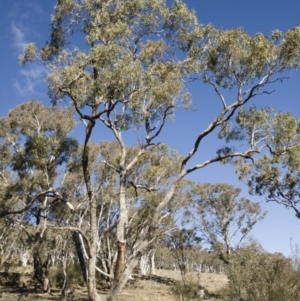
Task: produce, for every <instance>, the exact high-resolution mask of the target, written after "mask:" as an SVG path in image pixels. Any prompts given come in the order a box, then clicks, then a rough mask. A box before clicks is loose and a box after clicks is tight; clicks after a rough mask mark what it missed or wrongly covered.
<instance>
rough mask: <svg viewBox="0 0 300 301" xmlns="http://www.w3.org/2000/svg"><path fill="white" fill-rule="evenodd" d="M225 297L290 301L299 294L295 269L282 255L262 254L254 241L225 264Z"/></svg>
mask: <svg viewBox="0 0 300 301" xmlns="http://www.w3.org/2000/svg"><path fill="white" fill-rule="evenodd" d="M227 275H228V277H229V284H228V288H227V290H226V292H225V296H226V300H245V301H282V300H287V301H289V300H290V301H294V300H298V299H299V297H300V281H299V279H300V278H299V276H300V275H299V271H296V270H295V269H294V268H293V264H292V261H291V260H290V259H288V258H286V257H284V256H283V255H282V254H269V253H266V252H265V251H264V250H263V249H262V248H261V247H260V246H258V245H257V244H255V243H254V244H251V245H249V246H244V247H242V248H241V249H239V250H237V251H235V252H234V253H233V254H232V258H231V262H230V264H229V265H228V266H227Z"/></svg>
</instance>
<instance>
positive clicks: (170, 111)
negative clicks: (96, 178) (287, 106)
mask: <svg viewBox="0 0 300 301" xmlns="http://www.w3.org/2000/svg"><path fill="white" fill-rule="evenodd" d="M80 39H81V41H82V42H81V43H80V42H78V41H80ZM77 42H78V43H79V44H78V47H76V48H74V47H71V46H69V45H71V44H72V45H73V44H74V43H77ZM299 45H300V30H299V28H298V27H295V28H293V29H291V30H289V31H287V32H286V33H284V34H282V33H280V32H279V31H274V32H273V33H272V35H271V36H270V37H269V38H268V37H265V36H264V35H262V34H257V35H255V36H254V37H251V36H250V35H248V34H247V33H245V32H244V31H243V30H242V29H233V30H229V31H224V30H217V29H215V28H213V27H212V26H206V27H203V26H201V25H200V24H199V23H198V21H197V18H196V16H195V13H194V12H193V11H191V10H189V9H188V8H187V6H186V5H185V4H184V3H183V2H181V1H175V2H174V3H173V4H172V5H171V6H170V7H168V6H167V5H166V3H165V1H162V0H155V1H148V0H125V1H123V0H114V1H106V0H105V1H102V0H101V1H99V0H85V1H75V0H59V1H58V2H57V5H56V6H55V11H54V13H53V15H52V26H51V34H50V41H49V43H47V44H46V45H45V47H44V48H42V49H41V50H38V49H37V47H36V46H35V45H34V44H32V43H31V44H28V45H27V46H26V49H25V54H24V55H23V56H21V58H20V62H21V63H22V64H25V63H26V62H32V61H34V59H35V58H39V59H40V60H41V61H42V62H44V63H45V65H46V66H47V67H49V69H50V74H49V76H48V85H49V95H50V97H51V98H52V101H53V103H54V104H58V103H59V101H60V100H61V99H67V100H68V101H71V103H72V105H73V107H74V109H75V111H76V112H77V114H78V116H79V118H80V119H81V121H82V122H83V124H84V126H85V130H86V131H85V137H84V144H83V148H82V153H81V162H82V173H83V177H84V184H85V187H86V191H87V196H88V204H89V233H90V234H89V238H88V246H89V258H88V271H89V278H88V291H89V298H90V300H93V301H96V300H100V299H101V298H100V297H99V295H98V294H97V290H96V279H95V273H96V259H97V248H98V242H99V240H98V239H97V237H98V228H97V226H98V224H97V199H96V195H95V193H94V187H93V183H92V180H93V177H92V176H91V171H90V168H91V166H90V163H91V158H90V149H91V137H92V136H93V135H94V134H97V135H100V134H101V130H100V128H99V127H98V126H96V123H100V124H102V125H103V127H104V128H106V129H108V130H109V131H111V133H112V134H113V135H114V137H115V140H116V142H117V143H118V144H119V149H120V152H119V157H118V160H116V161H115V164H111V163H110V162H107V161H106V162H105V161H104V163H105V164H106V165H107V166H110V167H111V168H113V169H114V170H115V172H116V173H117V175H118V192H117V195H118V196H119V197H118V206H119V215H118V222H117V226H116V237H117V238H116V241H117V244H118V246H119V252H118V256H117V264H116V269H115V273H114V286H113V288H112V291H111V296H110V299H112V298H113V297H114V295H116V294H117V293H119V292H120V291H121V289H122V288H123V287H124V285H125V284H126V282H127V279H128V277H129V275H130V274H131V271H132V270H133V268H134V266H135V265H136V264H137V262H138V261H137V258H139V257H140V256H141V255H142V254H143V252H145V250H146V249H147V247H148V246H149V244H151V243H152V242H153V241H154V239H155V237H156V235H157V231H159V230H160V224H161V222H162V221H163V220H164V218H165V217H167V216H169V215H168V214H167V215H166V212H165V210H166V208H167V207H168V206H169V204H170V203H171V202H172V200H173V196H174V194H175V192H176V188H177V186H178V184H179V182H180V181H181V180H182V179H183V178H184V177H185V176H186V175H188V174H190V173H191V172H193V171H195V170H198V169H201V168H204V167H205V166H207V165H209V164H211V163H214V162H226V161H227V160H229V159H230V158H235V157H243V158H249V157H251V156H252V155H254V154H256V153H257V152H260V151H261V148H260V143H261V141H262V140H261V138H259V139H257V137H256V136H255V135H254V130H253V131H251V130H250V131H249V133H248V134H249V136H250V137H253V139H252V140H251V142H250V143H247V146H245V147H244V148H243V147H242V148H240V149H239V150H236V145H235V144H232V145H230V146H225V147H223V148H221V149H220V150H218V152H217V155H214V153H215V151H216V150H212V152H211V153H212V155H211V157H210V158H209V159H207V160H205V161H204V162H202V163H199V164H195V165H193V164H192V163H191V165H190V161H191V158H193V157H194V155H195V154H196V153H197V151H198V149H199V148H200V146H202V145H201V143H202V141H203V140H204V139H205V138H206V137H208V136H210V134H212V133H213V132H214V131H216V130H218V129H221V136H220V137H225V136H226V135H227V136H228V135H229V134H230V133H231V136H233V135H235V132H233V131H231V130H230V126H229V121H230V120H232V119H233V117H234V116H235V115H236V113H237V111H238V109H239V108H241V107H243V106H244V105H246V104H247V103H248V102H249V101H250V100H252V99H253V98H254V97H256V96H258V95H260V94H262V93H270V90H269V89H268V88H267V86H268V85H269V84H272V83H274V82H276V81H279V80H282V78H283V77H284V76H283V75H282V72H284V71H285V70H288V69H290V68H294V67H297V66H299V57H300V54H299V51H298V50H299ZM80 48H82V49H81V50H80ZM195 80H201V81H202V82H204V83H207V84H209V85H211V86H212V88H213V89H214V91H215V92H216V95H217V99H218V101H219V104H220V106H219V108H220V109H219V111H218V113H216V115H215V117H214V118H213V119H212V120H211V122H209V123H208V125H207V126H204V128H203V130H199V132H198V134H197V135H196V137H195V139H194V140H193V141H192V147H191V150H190V152H188V153H187V154H186V155H185V156H183V157H182V158H180V157H176V158H174V164H173V167H172V168H173V169H172V177H169V178H168V180H167V181H165V182H164V183H162V184H161V180H162V179H163V178H162V177H161V174H160V172H155V168H152V170H153V173H152V176H153V178H154V177H155V180H153V182H154V183H156V186H152V185H151V186H149V185H148V182H143V183H139V182H138V181H132V180H129V178H130V174H131V172H132V170H133V168H134V166H135V165H136V164H137V163H138V162H140V161H141V160H144V155H145V153H146V151H147V150H155V149H158V148H159V143H158V141H157V140H158V137H159V135H160V133H161V132H162V130H163V128H164V125H165V124H166V122H167V121H168V120H169V119H170V118H172V117H173V115H174V113H175V111H176V109H179V108H182V107H187V106H188V105H189V103H190V94H189V93H187V91H186V88H185V86H184V83H185V82H186V81H195ZM224 89H231V90H234V91H235V92H231V94H230V95H231V96H232V95H235V97H233V98H232V99H230V100H229V99H228V100H227V99H225V96H224V95H225V94H224ZM199 120H200V118H199ZM129 129H134V130H135V131H138V133H139V139H138V141H137V143H136V152H135V153H134V156H131V154H129V152H128V147H127V146H128V145H126V143H125V139H124V137H126V136H124V135H123V133H124V132H126V131H128V130H129ZM99 133H100V134H99ZM96 139H97V140H99V139H101V137H100V136H97V138H96ZM247 142H248V141H247ZM185 143H186V142H185ZM147 160H148V157H147V156H145V161H144V162H145V165H148V164H149V162H148V161H147ZM157 164H158V166H159V168H158V169H157V170H162V169H163V165H162V164H159V162H158V163H157ZM130 182H132V183H133V184H134V186H135V187H136V189H137V190H144V191H148V192H149V193H151V194H152V195H153V198H152V199H156V201H157V202H156V206H155V207H154V208H153V210H152V211H148V212H149V215H148V218H149V226H148V227H147V228H146V229H145V232H144V235H143V237H141V238H140V241H139V247H138V248H137V249H136V251H135V256H133V257H132V259H131V260H130V261H128V262H127V263H126V264H125V260H124V258H125V256H124V254H125V253H126V241H127V233H126V229H127V227H128V221H129V211H128V207H127V204H128V198H127V197H128V194H129V195H130V193H128V188H129V187H130V189H131V188H132V187H131V186H130V185H129V184H130ZM151 184H152V183H151ZM157 187H161V188H163V193H162V194H161V195H159V199H157V198H155V195H156V190H157V189H156V188H157ZM124 266H125V269H124Z"/></svg>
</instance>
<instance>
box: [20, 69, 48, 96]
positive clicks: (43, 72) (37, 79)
mask: <svg viewBox="0 0 300 301" xmlns="http://www.w3.org/2000/svg"><path fill="white" fill-rule="evenodd" d="M47 73H48V70H47V69H46V67H44V66H42V65H31V66H28V67H26V69H22V70H21V71H20V72H19V75H20V78H19V79H15V80H14V88H15V89H16V90H17V92H18V94H20V95H21V96H30V95H31V96H33V94H39V93H38V91H37V86H38V85H40V84H42V83H45V82H46V76H47Z"/></svg>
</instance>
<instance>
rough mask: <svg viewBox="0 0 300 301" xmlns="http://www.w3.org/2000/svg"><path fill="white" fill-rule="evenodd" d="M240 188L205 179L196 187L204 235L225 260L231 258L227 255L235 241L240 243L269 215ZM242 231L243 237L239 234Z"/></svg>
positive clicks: (194, 193)
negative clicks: (207, 181) (245, 195)
mask: <svg viewBox="0 0 300 301" xmlns="http://www.w3.org/2000/svg"><path fill="white" fill-rule="evenodd" d="M240 192H241V190H240V189H239V188H235V187H233V186H231V185H228V184H209V183H204V184H198V185H196V186H194V187H193V197H194V200H195V207H194V208H195V209H196V210H195V213H194V218H195V221H196V224H197V225H198V229H199V230H200V232H201V234H202V236H201V238H202V239H203V240H204V241H205V242H206V243H209V244H210V245H211V246H212V247H213V248H214V250H215V251H216V252H217V253H219V254H220V256H221V258H222V259H223V260H224V261H228V258H227V257H228V256H227V255H230V253H231V249H232V248H233V247H234V246H233V243H234V242H235V241H237V246H239V245H240V243H241V242H242V241H243V240H244V239H245V237H246V236H247V235H248V234H249V232H250V231H251V230H252V228H253V227H254V225H255V224H256V223H257V222H258V221H260V220H262V219H263V218H264V216H265V215H266V212H262V210H261V207H260V205H259V204H258V203H254V202H251V201H250V200H248V199H246V198H244V197H241V198H239V194H240ZM238 234H239V237H236V236H237V235H238ZM225 254H227V255H225Z"/></svg>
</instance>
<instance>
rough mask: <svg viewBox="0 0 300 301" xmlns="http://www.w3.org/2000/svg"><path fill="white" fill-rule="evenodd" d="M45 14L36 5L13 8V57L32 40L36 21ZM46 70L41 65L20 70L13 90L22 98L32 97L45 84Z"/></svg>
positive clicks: (11, 29) (11, 27)
mask: <svg viewBox="0 0 300 301" xmlns="http://www.w3.org/2000/svg"><path fill="white" fill-rule="evenodd" d="M44 14H45V12H44V11H43V9H42V8H41V6H40V5H39V4H38V3H21V4H17V5H15V6H14V9H13V11H11V14H10V18H11V26H10V31H11V37H12V38H11V46H12V48H13V49H14V51H15V55H16V56H19V55H20V54H23V53H24V48H25V45H26V44H28V42H29V41H31V40H32V39H33V37H34V36H36V35H37V34H38V33H37V32H36V28H35V26H36V24H37V20H38V19H41V18H42V17H43V15H44ZM47 73H48V70H47V68H46V67H44V66H42V65H41V64H30V65H28V66H26V67H24V68H22V69H21V70H20V71H19V72H18V75H17V76H16V78H15V79H14V81H13V85H14V88H15V89H16V91H17V93H18V94H19V95H21V96H22V97H33V96H34V95H37V94H39V93H38V90H39V89H38V86H39V85H41V84H43V83H44V84H45V79H46V76H47Z"/></svg>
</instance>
